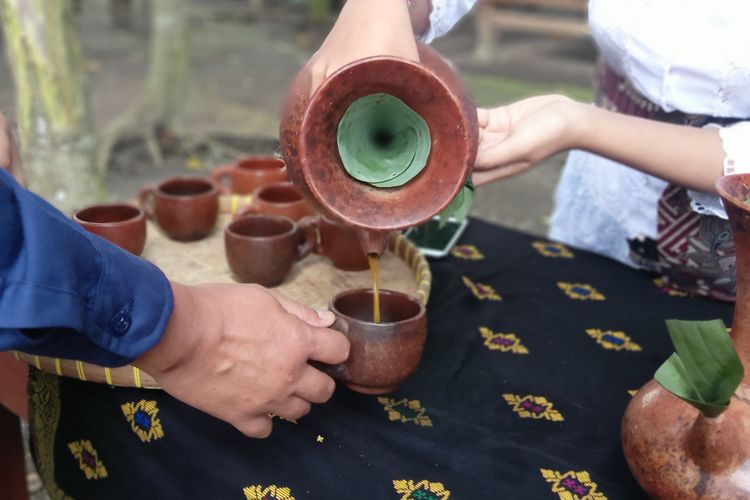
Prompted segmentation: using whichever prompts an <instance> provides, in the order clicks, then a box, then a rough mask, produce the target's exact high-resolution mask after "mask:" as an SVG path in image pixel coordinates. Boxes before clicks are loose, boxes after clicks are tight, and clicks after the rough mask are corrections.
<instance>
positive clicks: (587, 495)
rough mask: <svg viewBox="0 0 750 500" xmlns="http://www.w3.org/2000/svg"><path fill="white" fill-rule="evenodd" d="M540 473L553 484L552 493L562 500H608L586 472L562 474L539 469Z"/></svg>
mask: <svg viewBox="0 0 750 500" xmlns="http://www.w3.org/2000/svg"><path fill="white" fill-rule="evenodd" d="M539 472H541V473H542V476H543V477H544V479H546V480H547V482H548V483H550V484H552V491H553V492H554V493H557V494H558V495H559V497H560V500H607V497H606V496H605V495H604V493H602V492H601V491H597V490H596V489H597V484H596V483H595V482H593V481H592V480H591V477H590V476H589V473H588V472H586V471H580V472H575V471H568V472H566V473H565V474H561V473H560V472H558V471H556V470H550V469H539Z"/></svg>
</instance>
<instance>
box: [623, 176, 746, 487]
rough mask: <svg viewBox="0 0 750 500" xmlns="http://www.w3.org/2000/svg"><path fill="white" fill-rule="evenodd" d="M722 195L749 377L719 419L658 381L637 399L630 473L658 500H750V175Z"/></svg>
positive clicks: (737, 335) (630, 429)
mask: <svg viewBox="0 0 750 500" xmlns="http://www.w3.org/2000/svg"><path fill="white" fill-rule="evenodd" d="M717 189H718V191H719V194H720V195H721V197H722V199H723V200H724V205H725V207H726V211H727V214H728V215H729V219H730V222H731V223H732V232H733V233H734V244H735V248H736V253H737V302H736V306H735V311H734V321H733V326H732V334H731V335H732V340H733V342H734V345H735V348H736V349H737V353H738V354H739V357H740V360H741V361H742V364H743V366H744V368H745V376H744V379H743V380H742V383H741V384H740V386H739V388H738V389H737V390H736V391H735V393H734V395H733V396H732V398H731V401H730V404H729V408H728V409H727V410H726V411H725V412H724V413H722V414H721V415H719V416H718V417H716V418H709V417H706V416H704V415H703V414H702V413H701V412H699V411H698V410H697V409H695V408H693V407H692V406H691V405H689V404H688V403H686V402H684V401H682V400H681V399H679V398H677V397H676V396H674V395H672V394H671V393H669V392H667V391H666V390H665V389H664V388H662V387H661V385H659V384H658V383H657V382H656V381H655V380H652V381H650V382H649V383H648V384H646V385H645V386H644V387H643V388H642V389H641V390H640V391H638V394H636V395H635V396H634V397H633V399H632V401H631V402H630V404H629V405H628V408H627V409H626V411H625V416H624V417H623V422H622V446H623V450H624V452H625V458H626V459H627V461H628V465H629V466H630V470H631V472H632V473H633V475H634V476H635V478H636V480H637V481H638V483H640V485H641V486H642V487H643V489H644V490H646V492H647V493H648V494H649V495H651V496H652V497H654V498H670V499H671V498H675V499H681V500H682V499H691V498H711V499H718V498H722V499H723V498H738V499H739V498H750V205H748V203H750V202H747V203H746V200H750V175H732V176H727V177H723V178H722V179H720V180H719V181H718V183H717ZM707 319H708V318H707ZM710 319H712V318H710Z"/></svg>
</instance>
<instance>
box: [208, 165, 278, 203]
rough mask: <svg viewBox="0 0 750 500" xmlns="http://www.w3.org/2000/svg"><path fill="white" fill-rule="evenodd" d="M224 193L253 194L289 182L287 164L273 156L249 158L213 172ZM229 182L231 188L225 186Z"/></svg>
mask: <svg viewBox="0 0 750 500" xmlns="http://www.w3.org/2000/svg"><path fill="white" fill-rule="evenodd" d="M211 178H212V179H213V180H214V182H216V183H217V184H218V185H219V186H220V189H221V192H222V193H237V194H251V193H252V192H253V191H255V190H256V189H258V188H259V187H262V186H266V185H268V184H274V183H277V182H284V181H288V180H289V176H288V175H287V172H286V164H285V163H284V161H283V160H281V159H279V158H275V157H273V156H248V157H247V158H242V159H241V160H239V161H237V162H235V163H231V164H229V165H221V166H219V167H216V168H215V169H214V170H213V172H211ZM225 182H228V184H229V186H228V187H227V186H226V185H225Z"/></svg>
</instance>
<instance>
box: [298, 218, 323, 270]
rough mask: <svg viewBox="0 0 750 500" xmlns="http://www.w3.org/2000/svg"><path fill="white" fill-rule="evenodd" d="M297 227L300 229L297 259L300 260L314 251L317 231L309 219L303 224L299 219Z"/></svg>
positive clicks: (316, 243)
mask: <svg viewBox="0 0 750 500" xmlns="http://www.w3.org/2000/svg"><path fill="white" fill-rule="evenodd" d="M305 218H307V217H305ZM297 228H298V229H299V231H300V239H301V240H302V241H301V242H300V244H299V245H298V246H297V260H300V259H303V258H305V257H307V256H308V255H310V252H312V251H314V250H315V248H316V247H317V246H318V231H317V229H316V227H315V225H314V224H312V223H311V221H309V220H308V221H306V223H304V224H303V223H302V221H299V222H298V223H297Z"/></svg>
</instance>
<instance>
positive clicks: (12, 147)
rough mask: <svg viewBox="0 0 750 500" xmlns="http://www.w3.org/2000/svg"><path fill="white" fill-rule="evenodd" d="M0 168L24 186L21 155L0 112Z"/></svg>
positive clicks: (24, 178) (24, 179)
mask: <svg viewBox="0 0 750 500" xmlns="http://www.w3.org/2000/svg"><path fill="white" fill-rule="evenodd" d="M0 168H3V169H5V170H7V171H8V172H10V174H11V175H12V176H13V177H15V178H16V180H17V181H18V182H19V183H20V184H21V185H22V186H26V177H25V176H24V174H23V164H22V163H21V156H20V155H19V154H18V148H17V147H16V144H15V143H14V142H13V136H12V135H11V133H10V127H9V126H8V122H7V121H6V120H5V117H4V116H3V115H2V114H0Z"/></svg>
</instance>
